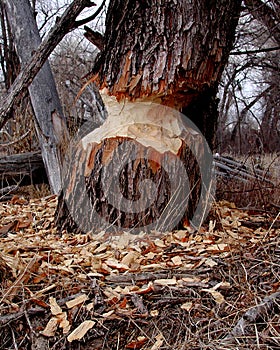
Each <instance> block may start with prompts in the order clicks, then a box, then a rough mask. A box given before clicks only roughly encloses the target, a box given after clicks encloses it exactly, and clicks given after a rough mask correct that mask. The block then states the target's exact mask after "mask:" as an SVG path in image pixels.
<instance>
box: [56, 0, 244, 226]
mask: <svg viewBox="0 0 280 350" xmlns="http://www.w3.org/2000/svg"><path fill="white" fill-rule="evenodd" d="M240 5H241V1H240V0H239V1H236V0H229V1H225V0H216V1H206V0H203V1H202V0H199V1H197V0H196V1H183V0H179V1H175V0H163V1H157V0H150V1H135V0H133V1H132V0H126V1H121V0H111V1H110V4H109V8H108V13H107V18H106V32H105V35H104V48H103V50H102V51H101V53H100V56H99V59H98V60H97V63H96V66H95V67H94V70H93V72H92V73H93V77H92V79H91V80H92V81H96V82H97V84H98V85H99V86H100V88H105V89H106V91H107V93H108V94H109V95H113V96H115V97H116V98H117V100H118V101H123V100H124V101H144V102H146V103H147V102H157V103H160V104H163V105H167V106H169V107H172V108H174V109H177V110H182V111H184V112H185V113H187V116H188V117H189V118H190V119H191V120H193V121H194V122H195V123H196V124H197V125H198V126H199V127H200V128H201V130H202V132H203V133H204V134H205V136H206V138H207V140H208V142H209V143H210V144H211V146H213V144H214V134H215V133H214V131H215V126H216V118H217V101H216V92H217V87H218V83H219V80H220V77H221V74H222V71H223V68H224V66H225V64H226V62H227V59H228V55H229V52H230V49H231V47H232V44H233V41H234V34H235V27H236V25H237V22H238V18H239V11H240ZM127 103H128V102H127ZM120 115H121V113H120ZM145 117H146V114H145V112H144V111H143V120H142V121H141V120H140V119H139V120H134V124H133V123H132V125H134V126H135V127H136V129H137V128H139V127H138V126H139V124H141V123H142V125H144V124H145V123H147V125H150V121H144V119H145ZM165 118H166V116H164V115H158V119H159V120H161V121H162V127H163V128H165V129H167V130H170V128H169V125H168V123H167V120H165ZM110 120H111V121H110ZM119 122H120V125H121V124H122V119H121V117H120V119H119ZM110 123H111V126H112V125H113V124H114V121H113V120H112V119H110V112H109V122H108V124H107V126H108V128H110ZM123 125H125V123H124V124H123ZM160 128H161V127H159V128H158V130H157V132H159V130H160ZM173 131H174V130H173ZM171 134H172V133H171ZM183 134H184V136H182V135H181V134H176V132H174V133H173V134H172V135H169V136H170V140H173V139H176V140H177V141H178V140H179V141H180V142H181V146H180V148H179V149H177V151H176V152H175V153H172V152H170V150H171V148H172V146H170V143H169V146H170V147H171V148H170V150H164V151H162V150H159V149H157V148H155V147H154V145H153V143H152V142H150V143H149V141H150V140H151V139H153V134H152V133H150V132H149V131H147V133H146V134H145V138H144V142H140V141H139V139H138V136H139V134H138V131H136V134H133V135H132V139H133V142H132V143H131V148H130V150H127V151H126V152H123V153H122V155H121V154H118V150H119V147H120V145H121V144H122V143H123V142H124V143H127V142H128V140H130V139H129V133H124V132H123V130H122V128H121V127H119V128H116V133H115V134H114V135H110V134H106V132H104V134H103V137H102V138H101V139H99V140H97V139H96V136H97V135H96V134H95V135H92V139H91V142H90V143H87V147H86V152H87V153H85V150H83V147H81V145H79V146H78V149H77V150H76V153H75V157H74V158H76V159H79V161H78V162H77V161H76V162H75V166H74V164H73V167H72V168H71V173H68V174H67V182H68V183H69V184H70V186H67V188H66V191H65V193H64V198H65V201H64V200H63V196H61V198H60V200H59V208H58V212H57V222H58V224H59V226H60V227H61V228H66V229H75V227H74V226H75V225H74V224H73V222H74V221H75V219H74V220H73V217H72V218H71V215H69V212H68V209H67V203H68V205H70V207H72V211H74V214H75V215H76V214H77V213H78V212H80V215H83V213H87V217H85V218H83V223H82V226H83V225H84V227H86V230H87V229H88V228H90V229H93V230H94V229H97V228H100V226H99V222H95V221H94V220H95V219H96V215H95V217H94V220H92V216H91V215H92V212H93V211H94V212H95V213H96V212H97V213H98V215H99V216H100V217H102V218H106V222H107V226H108V225H110V224H112V225H113V224H115V223H117V227H119V228H132V227H134V226H137V225H139V226H141V225H142V226H147V225H149V224H150V223H152V222H157V223H158V222H160V219H159V217H160V216H161V215H164V214H165V212H164V209H162V208H164V207H165V206H167V207H168V205H167V203H169V202H170V201H171V198H172V196H173V194H172V195H171V197H170V193H171V192H169V187H170V184H172V183H173V181H174V176H175V178H176V175H177V177H178V178H180V177H182V174H180V172H179V170H178V169H179V168H178V163H176V162H175V160H173V158H176V159H177V161H178V162H179V161H182V162H183V163H184V164H185V168H186V169H188V170H187V173H188V180H189V182H190V187H191V188H192V186H194V187H193V188H192V189H193V192H192V195H191V198H190V201H189V203H188V205H187V206H186V208H185V214H184V216H183V218H182V220H183V221H184V219H185V218H190V217H191V216H192V214H193V213H194V211H195V208H196V206H197V203H198V197H199V195H200V193H201V190H202V188H203V186H204V184H203V183H202V182H203V181H202V180H201V177H200V175H201V173H200V172H199V169H198V166H197V165H195V163H196V162H197V163H199V161H200V160H201V159H203V156H204V154H205V153H207V151H206V150H205V148H204V147H203V146H202V142H201V140H200V141H199V140H196V141H195V142H194V140H192V135H191V133H190V132H189V133H188V132H187V131H186V130H185V132H184V133H183ZM158 139H159V142H160V140H161V142H162V144H164V143H165V140H164V136H163V134H159V135H158ZM170 140H169V141H170ZM130 141H131V140H130ZM169 141H168V142H169ZM168 142H167V143H168ZM192 142H194V144H196V145H197V147H198V148H199V147H200V148H201V153H200V154H199V153H196V154H195V155H194V154H191V152H190V144H192ZM147 144H148V145H147ZM143 147H144V148H143ZM150 147H151V148H150ZM134 149H136V151H134ZM152 150H153V151H152ZM134 152H136V153H137V154H138V155H143V157H141V156H139V157H138V158H137V159H138V160H134V159H133V157H132V154H133V153H134ZM152 152H154V153H153V154H154V155H153V157H152V159H155V158H156V159H158V161H157V162H156V163H157V164H159V165H160V164H163V163H164V160H163V159H164V158H165V157H167V159H168V161H167V163H168V164H169V165H168V166H167V167H166V168H167V169H168V171H167V173H169V174H168V175H172V176H173V177H172V176H171V179H172V180H170V179H168V177H166V176H165V173H164V171H163V170H162V169H160V167H159V168H158V169H157V171H156V172H154V163H153V162H149V161H146V160H145V159H149V158H151V153H152ZM83 154H87V156H84V155H83ZM89 154H90V155H91V156H90V157H89V156H88V155H89ZM154 157H155V158H154ZM108 158H109V159H110V160H112V159H117V160H119V163H118V162H117V164H120V166H121V164H126V161H128V160H129V159H133V160H132V162H131V168H129V166H124V167H123V170H122V171H121V173H120V178H119V180H113V178H114V176H113V175H114V174H112V171H111V174H112V175H111V176H110V172H109V171H107V180H108V181H109V182H113V181H120V188H121V189H123V194H124V196H128V199H129V198H130V201H131V207H130V209H131V208H132V207H133V202H135V201H137V200H138V197H137V196H138V195H139V183H140V182H141V180H143V179H144V178H148V179H150V180H151V182H154V183H156V184H157V190H156V196H155V202H154V204H153V205H152V206H149V209H148V211H138V213H137V215H135V216H134V217H133V215H132V214H129V215H127V214H125V213H123V212H122V211H121V210H120V211H117V210H116V206H115V207H112V206H111V207H110V205H108V203H106V200H105V198H106V195H108V194H109V192H110V191H108V193H106V191H103V192H102V186H101V185H100V176H101V173H102V171H105V172H106V166H107V163H106V161H107V160H108ZM194 158H196V159H194ZM82 164H83V167H84V168H83V167H82ZM86 164H91V166H90V171H88V170H86V167H87V165H86ZM169 166H170V168H169ZM104 167H105V170H104ZM130 169H131V170H130ZM119 170H120V169H119V168H118V166H117V167H116V172H117V173H118V172H119ZM113 172H114V171H113ZM205 172H207V171H205ZM209 173H211V169H210V165H209V168H208V175H209ZM79 177H80V178H81V179H82V178H83V177H84V180H83V181H85V185H84V187H85V189H84V190H83V191H85V192H87V196H88V197H90V200H91V205H92V206H93V207H94V209H93V210H92V211H91V212H90V213H89V212H88V211H87V210H85V209H84V208H87V206H86V205H85V203H82V202H81V201H78V203H77V204H76V205H75V204H73V203H75V201H76V200H77V198H83V197H84V195H82V196H81V195H80V193H79V191H80V190H81V186H80V185H79V186H78V187H77V186H75V184H76V182H78V183H79V184H80V183H81V182H80V180H79ZM182 178H183V177H182ZM159 184H162V185H159ZM145 190H146V192H145ZM145 190H144V192H143V193H144V197H145V198H146V197H149V196H150V195H151V194H152V186H150V187H148V188H147V189H145ZM130 191H131V192H130ZM111 192H112V191H111ZM188 195H189V193H186V197H188ZM119 198H120V196H119ZM122 198H123V196H122ZM124 202H125V201H124V199H122V203H124ZM119 204H120V205H121V203H119ZM73 207H74V210H73ZM81 208H82V209H81ZM176 208H177V205H175V206H174V203H173V207H172V205H171V209H172V210H176ZM126 212H127V213H128V212H129V210H127V211H126ZM201 214H202V213H201ZM202 216H203V215H202ZM76 218H78V221H79V220H80V219H79V215H78V216H76ZM87 222H89V223H90V224H89V226H86V223H87ZM102 227H103V228H104V225H103V226H102Z"/></svg>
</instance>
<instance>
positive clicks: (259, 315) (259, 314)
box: [224, 292, 280, 341]
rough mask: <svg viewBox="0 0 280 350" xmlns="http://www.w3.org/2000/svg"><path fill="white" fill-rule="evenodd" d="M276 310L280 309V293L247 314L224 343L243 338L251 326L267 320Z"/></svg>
mask: <svg viewBox="0 0 280 350" xmlns="http://www.w3.org/2000/svg"><path fill="white" fill-rule="evenodd" d="M274 308H275V309H278V310H279V309H280V292H276V293H273V294H271V295H269V296H268V297H266V298H264V299H263V301H262V302H261V303H260V304H259V305H257V306H255V307H253V308H251V309H249V310H248V311H247V312H245V314H244V315H243V316H242V318H241V319H240V320H239V321H238V322H237V324H236V326H235V327H234V328H233V329H232V331H231V332H230V333H229V334H228V335H227V336H226V337H225V338H224V341H232V340H233V339H235V338H236V337H243V336H244V335H246V332H247V329H248V327H249V326H251V325H253V324H256V323H257V321H258V320H259V319H267V317H268V315H269V313H271V312H272V311H273V309H274Z"/></svg>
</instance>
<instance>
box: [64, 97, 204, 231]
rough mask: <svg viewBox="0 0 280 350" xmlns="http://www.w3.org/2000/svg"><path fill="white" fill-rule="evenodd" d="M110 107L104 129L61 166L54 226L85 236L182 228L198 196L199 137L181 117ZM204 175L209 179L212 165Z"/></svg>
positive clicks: (162, 110) (152, 109) (155, 109)
mask: <svg viewBox="0 0 280 350" xmlns="http://www.w3.org/2000/svg"><path fill="white" fill-rule="evenodd" d="M115 104H116V105H114V104H113V103H111V105H107V108H108V114H109V117H108V119H107V120H106V122H105V123H104V124H103V125H102V126H101V127H100V128H99V129H96V130H95V131H93V132H92V133H90V134H88V135H87V136H86V137H84V138H83V139H82V140H81V141H80V143H79V144H78V146H77V147H76V148H74V151H73V153H72V154H71V155H70V160H69V161H67V162H66V168H65V170H66V177H65V181H64V193H63V195H62V196H61V198H60V200H59V207H58V211H57V224H58V225H59V227H60V228H61V230H63V229H64V228H66V229H67V230H71V231H77V230H78V231H83V232H88V231H93V232H96V231H100V230H102V229H107V230H109V229H111V228H112V229H113V230H120V229H125V230H128V229H129V230H133V231H134V230H135V229H136V230H137V229H139V230H149V231H150V230H152V229H157V230H163V231H165V230H171V229H173V228H174V227H176V226H178V225H179V224H180V223H181V224H184V222H185V221H186V219H187V218H192V217H193V214H194V212H195V210H196V208H197V206H198V202H199V199H200V193H201V190H202V189H201V173H200V171H201V169H200V165H201V164H200V165H199V164H198V163H199V161H201V159H203V158H204V157H205V152H207V151H208V152H209V150H208V149H207V148H205V147H204V143H203V140H202V136H201V134H200V133H198V132H196V131H195V130H192V132H191V133H190V131H189V129H188V125H185V124H184V121H183V120H181V119H180V114H179V113H178V112H176V111H175V112H173V115H171V112H170V109H169V108H167V107H164V106H162V107H159V106H158V105H155V104H150V103H148V104H145V105H143V104H142V103H139V104H137V105H135V104H134V103H128V102H126V103H125V104H124V105H122V104H121V105H120V106H119V104H118V103H117V101H115ZM118 108H119V109H120V111H121V113H119V112H118V111H117V110H118ZM159 116H161V118H162V120H161V121H160V122H159V121H158V117H159ZM208 159H209V158H208ZM69 164H70V167H69ZM206 168H207V171H206V173H207V172H208V174H205V172H204V174H203V175H204V176H205V175H206V177H207V176H210V174H211V164H209V166H208V167H207V165H206ZM69 169H70V171H69ZM208 179H209V177H208ZM204 180H205V177H204ZM206 182H207V181H206ZM62 198H63V200H62ZM174 210H175V212H174ZM69 211H70V213H71V215H72V217H71V215H69ZM200 214H202V213H200Z"/></svg>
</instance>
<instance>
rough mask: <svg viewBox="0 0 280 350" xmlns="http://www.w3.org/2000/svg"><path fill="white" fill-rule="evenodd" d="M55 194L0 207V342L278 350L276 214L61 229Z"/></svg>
mask: <svg viewBox="0 0 280 350" xmlns="http://www.w3.org/2000/svg"><path fill="white" fill-rule="evenodd" d="M56 203H57V199H56V197H54V196H48V197H44V198H41V199H30V200H26V199H24V198H23V197H19V196H14V197H13V199H12V200H10V201H9V202H7V203H2V204H0V217H1V219H0V234H1V253H0V278H1V306H0V307H1V309H0V313H1V316H0V338H1V344H0V349H41V350H43V349H150V350H156V349H238V350H241V349H244V350H245V349H279V348H280V328H279V324H280V308H279V305H280V264H279V261H280V260H279V258H280V248H279V234H280V220H279V213H278V212H277V211H274V212H270V213H268V212H267V211H260V210H239V209H237V208H236V207H235V205H233V204H232V203H230V202H227V201H220V202H219V203H217V204H216V205H215V207H214V209H213V212H212V214H211V215H210V219H209V222H208V224H206V225H205V226H204V227H203V228H202V229H201V230H200V231H199V232H196V233H190V232H188V231H176V232H173V233H166V234H158V233H156V232H153V233H150V234H143V235H131V234H129V233H123V234H120V235H119V236H118V235H114V236H107V235H106V234H102V233H101V234H99V235H93V236H88V235H71V234H67V233H66V232H65V233H63V234H62V235H61V236H60V235H59V234H58V233H57V231H56V228H55V226H54V223H53V214H54V210H55V207H56Z"/></svg>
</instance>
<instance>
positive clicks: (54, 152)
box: [2, 0, 67, 193]
mask: <svg viewBox="0 0 280 350" xmlns="http://www.w3.org/2000/svg"><path fill="white" fill-rule="evenodd" d="M2 1H3V3H4V5H5V8H6V11H7V15H8V21H9V25H10V27H11V30H12V33H13V36H14V41H15V45H16V50H17V54H18V56H19V58H20V62H21V65H22V66H24V65H25V64H27V62H28V61H29V59H30V58H31V57H32V55H33V51H34V50H36V49H37V48H38V46H39V45H40V43H41V38H40V34H39V30H38V27H37V24H36V21H35V18H34V16H33V12H32V9H31V5H30V3H29V0H2ZM28 90H29V95H30V98H31V103H32V107H33V109H34V113H35V117H36V123H35V126H36V131H37V135H38V139H39V142H40V147H41V151H42V157H43V161H44V164H45V168H46V171H47V175H48V179H49V184H50V187H51V189H52V191H53V192H54V193H58V192H59V191H60V190H61V162H62V161H61V147H62V146H63V144H64V143H65V142H66V139H67V134H66V131H65V128H64V125H66V123H65V122H64V116H63V112H62V106H61V104H60V100H59V96H58V92H57V89H56V85H55V81H54V77H53V75H52V71H51V67H50V65H49V63H48V62H46V63H45V64H44V66H43V67H42V69H41V70H40V71H39V73H38V74H37V76H36V77H35V78H34V80H33V82H32V84H31V85H30V86H29V88H28Z"/></svg>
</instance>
